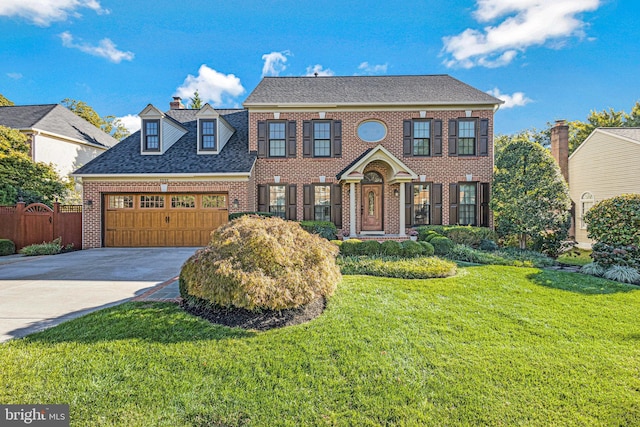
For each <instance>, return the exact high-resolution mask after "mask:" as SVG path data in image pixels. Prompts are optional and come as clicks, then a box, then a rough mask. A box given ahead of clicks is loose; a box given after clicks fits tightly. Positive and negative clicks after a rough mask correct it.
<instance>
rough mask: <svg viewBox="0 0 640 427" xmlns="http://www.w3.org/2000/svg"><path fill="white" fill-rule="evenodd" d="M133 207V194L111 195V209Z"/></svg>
mask: <svg viewBox="0 0 640 427" xmlns="http://www.w3.org/2000/svg"><path fill="white" fill-rule="evenodd" d="M130 208H133V196H109V209H130Z"/></svg>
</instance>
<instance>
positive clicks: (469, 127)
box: [458, 120, 476, 156]
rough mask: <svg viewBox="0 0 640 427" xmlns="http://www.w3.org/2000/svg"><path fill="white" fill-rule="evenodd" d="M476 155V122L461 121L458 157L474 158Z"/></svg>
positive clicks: (459, 123) (459, 125) (459, 124)
mask: <svg viewBox="0 0 640 427" xmlns="http://www.w3.org/2000/svg"><path fill="white" fill-rule="evenodd" d="M475 154H476V122H475V120H460V121H459V122H458V155H462V156H472V155H475Z"/></svg>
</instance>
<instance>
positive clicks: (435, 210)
mask: <svg viewBox="0 0 640 427" xmlns="http://www.w3.org/2000/svg"><path fill="white" fill-rule="evenodd" d="M429 203H430V204H431V218H430V219H429V222H430V224H433V225H442V184H431V200H430V201H429Z"/></svg>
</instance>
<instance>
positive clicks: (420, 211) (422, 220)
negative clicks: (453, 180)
mask: <svg viewBox="0 0 640 427" xmlns="http://www.w3.org/2000/svg"><path fill="white" fill-rule="evenodd" d="M430 189H431V186H430V185H429V184H421V185H414V186H413V222H414V224H429V218H430V215H429V213H430V208H431V207H430V205H429V201H430V197H429V195H430V194H429V193H430Z"/></svg>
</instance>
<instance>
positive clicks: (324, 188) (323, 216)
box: [314, 185, 331, 221]
mask: <svg viewBox="0 0 640 427" xmlns="http://www.w3.org/2000/svg"><path fill="white" fill-rule="evenodd" d="M314 200H315V206H314V219H315V220H316V221H331V187H330V186H328V185H316V186H315V187H314Z"/></svg>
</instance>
